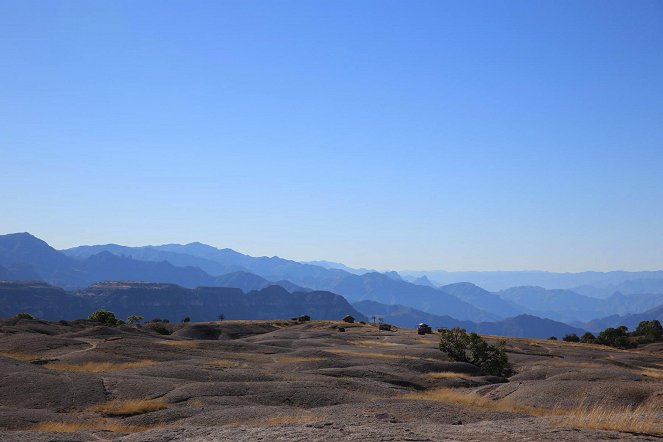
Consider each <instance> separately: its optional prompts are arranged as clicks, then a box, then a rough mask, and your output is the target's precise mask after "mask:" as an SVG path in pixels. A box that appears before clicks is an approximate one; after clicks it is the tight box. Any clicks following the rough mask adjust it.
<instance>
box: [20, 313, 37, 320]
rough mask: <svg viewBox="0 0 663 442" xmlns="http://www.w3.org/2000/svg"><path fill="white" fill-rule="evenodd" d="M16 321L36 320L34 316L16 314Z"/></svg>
mask: <svg viewBox="0 0 663 442" xmlns="http://www.w3.org/2000/svg"><path fill="white" fill-rule="evenodd" d="M14 317H15V318H16V319H37V318H35V317H34V316H32V315H31V314H30V313H25V312H21V313H16V316H14Z"/></svg>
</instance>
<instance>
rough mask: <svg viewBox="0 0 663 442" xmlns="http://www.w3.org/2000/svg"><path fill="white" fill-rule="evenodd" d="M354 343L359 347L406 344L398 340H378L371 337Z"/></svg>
mask: <svg viewBox="0 0 663 442" xmlns="http://www.w3.org/2000/svg"><path fill="white" fill-rule="evenodd" d="M352 343H353V344H354V345H357V346H359V347H397V346H399V345H405V344H399V343H397V342H387V341H378V340H375V341H371V340H370V339H365V340H361V341H353V342H352Z"/></svg>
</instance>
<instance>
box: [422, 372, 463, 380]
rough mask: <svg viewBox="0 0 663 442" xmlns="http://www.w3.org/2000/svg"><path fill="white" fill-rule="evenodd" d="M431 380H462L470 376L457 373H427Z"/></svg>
mask: <svg viewBox="0 0 663 442" xmlns="http://www.w3.org/2000/svg"><path fill="white" fill-rule="evenodd" d="M428 375H429V376H430V377H432V378H433V379H464V378H467V377H470V376H472V375H470V374H467V373H457V372H455V371H442V372H438V373H428Z"/></svg>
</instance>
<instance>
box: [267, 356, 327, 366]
mask: <svg viewBox="0 0 663 442" xmlns="http://www.w3.org/2000/svg"><path fill="white" fill-rule="evenodd" d="M324 360H325V358H321V357H314V356H310V357H306V356H299V357H295V356H293V357H285V358H278V359H276V362H279V363H285V364H299V363H302V362H317V361H324Z"/></svg>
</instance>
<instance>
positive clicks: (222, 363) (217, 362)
mask: <svg viewBox="0 0 663 442" xmlns="http://www.w3.org/2000/svg"><path fill="white" fill-rule="evenodd" d="M208 364H209V365H211V366H213V367H219V368H233V367H241V366H242V365H243V364H242V362H240V361H233V360H232V359H212V360H210V361H209V362H208Z"/></svg>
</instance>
